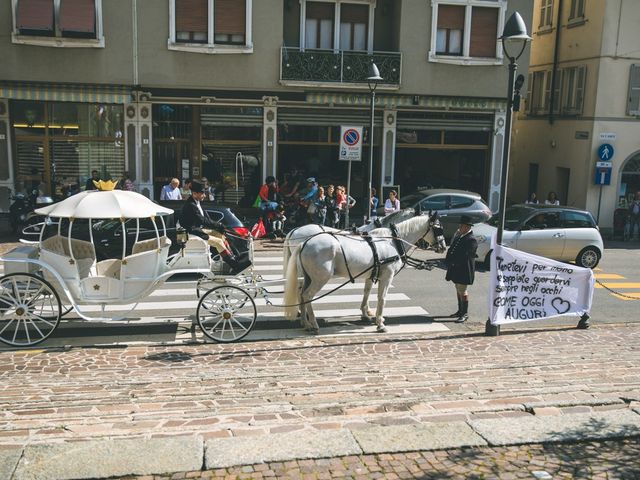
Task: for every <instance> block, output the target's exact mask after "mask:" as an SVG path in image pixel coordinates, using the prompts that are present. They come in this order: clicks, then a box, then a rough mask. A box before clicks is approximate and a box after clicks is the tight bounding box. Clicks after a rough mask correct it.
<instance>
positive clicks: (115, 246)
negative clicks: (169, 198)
mask: <svg viewBox="0 0 640 480" xmlns="http://www.w3.org/2000/svg"><path fill="white" fill-rule="evenodd" d="M182 204H183V202H166V203H165V202H163V206H165V207H167V208H173V209H174V211H175V212H176V213H175V214H174V215H170V216H168V217H164V220H165V227H166V230H167V237H168V238H169V239H170V240H171V248H170V249H169V254H170V255H171V254H174V253H177V252H178V250H179V248H180V247H179V245H178V243H177V242H176V218H179V215H180V212H181V210H182ZM204 209H205V210H206V211H207V213H208V214H209V216H210V217H211V218H212V219H213V220H215V221H218V222H221V223H222V224H223V225H224V226H225V227H226V229H227V235H226V237H227V240H228V241H229V245H230V246H231V249H232V250H233V251H234V253H235V254H236V255H240V256H242V255H248V252H249V240H248V237H249V230H248V229H247V228H246V227H245V226H244V225H243V224H242V222H241V221H240V220H238V217H236V216H235V215H234V214H233V212H232V211H231V209H230V208H228V207H220V206H217V205H206V204H205V205H204ZM154 221H155V224H156V227H157V228H158V230H159V231H160V232H162V223H161V221H160V217H156V218H155V220H151V219H148V218H144V219H140V233H139V235H138V238H137V240H139V241H140V240H149V239H152V238H155V236H156V233H155V228H156V227H154ZM42 225H43V223H42V221H41V222H40V223H39V224H36V225H32V226H30V227H28V228H26V229H25V230H23V234H22V238H23V239H25V240H29V241H38V239H39V236H40V229H41V228H42ZM124 225H125V232H126V236H127V242H126V247H125V250H126V255H130V254H131V247H132V246H133V244H134V243H135V241H136V236H135V235H136V220H135V219H127V220H126V221H125V223H124ZM68 228H69V223H68V221H67V220H66V219H63V220H62V225H61V230H62V232H63V234H65V233H66V232H67V231H68V230H67V229H68ZM57 231H58V224H57V222H55V223H54V222H52V221H51V220H50V221H49V223H48V224H47V225H46V230H45V234H44V238H47V237H49V236H51V235H55V234H56V233H57ZM91 236H92V237H93V243H94V245H95V250H96V258H97V260H98V261H101V260H105V259H107V258H120V257H121V256H122V249H123V245H122V224H121V222H120V221H119V220H117V219H107V220H93V221H92V222H91ZM73 237H74V238H77V239H80V240H89V239H90V236H89V222H88V220H84V219H77V220H75V221H74V222H73Z"/></svg>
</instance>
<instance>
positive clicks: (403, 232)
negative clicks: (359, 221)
mask: <svg viewBox="0 0 640 480" xmlns="http://www.w3.org/2000/svg"><path fill="white" fill-rule="evenodd" d="M427 223H429V216H428V215H417V216H415V217H411V218H408V219H406V220H404V221H402V222H400V223H398V224H396V228H397V229H398V236H400V237H406V236H408V235H411V234H413V233H424V228H425V226H426V224H427ZM369 234H371V235H374V236H386V235H391V230H390V229H389V228H387V227H382V228H376V229H375V230H372V231H371V232H369Z"/></svg>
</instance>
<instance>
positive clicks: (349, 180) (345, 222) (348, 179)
mask: <svg viewBox="0 0 640 480" xmlns="http://www.w3.org/2000/svg"><path fill="white" fill-rule="evenodd" d="M349 195H351V160H349V167H348V170H347V211H346V212H345V214H344V228H345V229H348V228H349Z"/></svg>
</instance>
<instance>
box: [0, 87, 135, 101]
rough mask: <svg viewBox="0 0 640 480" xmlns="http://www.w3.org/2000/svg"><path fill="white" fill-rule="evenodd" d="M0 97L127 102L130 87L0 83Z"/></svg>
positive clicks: (129, 98)
mask: <svg viewBox="0 0 640 480" xmlns="http://www.w3.org/2000/svg"><path fill="white" fill-rule="evenodd" d="M0 98H10V99H13V100H41V101H45V100H47V101H51V102H78V103H127V102H129V101H131V87H127V86H111V85H110V86H105V85H60V84H58V85H48V84H25V83H22V84H7V83H4V84H3V83H0Z"/></svg>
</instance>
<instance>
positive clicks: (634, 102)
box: [627, 65, 640, 116]
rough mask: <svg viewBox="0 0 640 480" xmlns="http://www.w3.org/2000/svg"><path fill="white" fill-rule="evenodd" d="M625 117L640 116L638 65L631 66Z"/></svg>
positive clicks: (639, 75)
mask: <svg viewBox="0 0 640 480" xmlns="http://www.w3.org/2000/svg"><path fill="white" fill-rule="evenodd" d="M628 99H629V100H628V102H627V115H636V116H638V115H640V65H631V69H630V71H629V96H628Z"/></svg>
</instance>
